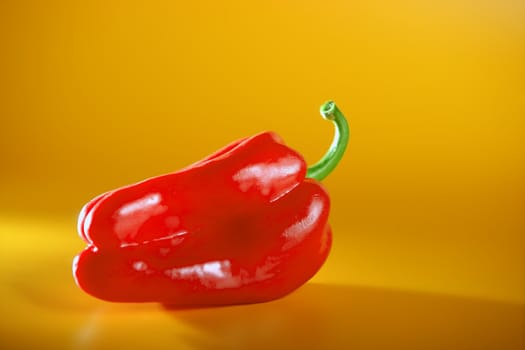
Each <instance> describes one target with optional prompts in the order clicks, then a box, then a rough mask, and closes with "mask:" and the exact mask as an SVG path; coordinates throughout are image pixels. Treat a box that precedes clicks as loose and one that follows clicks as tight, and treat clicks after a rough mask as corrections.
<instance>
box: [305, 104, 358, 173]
mask: <svg viewBox="0 0 525 350" xmlns="http://www.w3.org/2000/svg"><path fill="white" fill-rule="evenodd" d="M320 112H321V116H322V117H323V118H324V119H326V120H330V121H332V122H333V123H334V126H335V134H334V140H333V141H332V144H331V145H330V148H328V151H327V152H326V153H325V155H324V156H323V157H322V158H321V159H320V160H319V161H318V162H317V163H315V164H314V165H312V166H310V167H308V170H307V172H306V177H308V178H311V179H315V180H318V181H321V180H323V179H324V178H325V177H327V176H328V175H329V174H330V173H331V172H332V171H333V170H334V169H335V167H336V166H337V164H338V163H339V161H341V158H342V157H343V154H344V153H345V150H346V146H347V145H348V140H349V138H350V129H349V128H348V123H347V121H346V119H345V116H344V115H343V113H341V111H340V110H339V108H337V106H336V105H335V103H334V102H333V101H328V102H325V103H323V104H322V105H321V108H320Z"/></svg>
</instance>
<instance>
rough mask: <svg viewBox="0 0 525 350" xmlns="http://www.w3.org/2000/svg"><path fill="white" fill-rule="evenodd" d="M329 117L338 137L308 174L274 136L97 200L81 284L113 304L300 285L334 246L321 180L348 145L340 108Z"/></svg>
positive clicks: (272, 293)
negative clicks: (319, 181)
mask: <svg viewBox="0 0 525 350" xmlns="http://www.w3.org/2000/svg"><path fill="white" fill-rule="evenodd" d="M321 113H322V115H323V117H325V118H326V119H329V120H332V121H334V123H335V126H336V134H335V138H334V141H333V143H332V146H331V147H330V149H329V151H328V152H327V153H326V155H325V156H324V157H323V159H322V160H321V161H320V162H319V163H317V164H315V165H314V166H312V167H310V168H308V170H307V169H306V165H305V162H304V160H303V158H302V157H301V156H300V155H299V154H298V153H297V152H295V151H293V150H291V149H290V148H288V147H287V146H285V145H284V144H283V143H282V141H281V139H280V138H279V137H278V136H277V135H276V134H274V133H270V132H265V133H261V134H258V135H255V136H253V137H250V138H246V139H242V140H239V141H237V142H235V143H233V144H231V145H229V146H226V147H225V148H223V149H222V150H220V151H218V152H216V153H215V154H212V155H211V156H209V157H208V158H206V159H204V160H202V161H200V162H198V163H195V164H193V165H192V166H190V167H188V168H185V169H183V170H181V171H178V172H175V173H171V174H167V175H162V176H158V177H154V178H151V179H147V180H145V181H142V182H139V183H137V184H134V185H130V186H127V187H123V188H120V189H117V190H114V191H110V192H107V193H105V194H102V195H100V196H99V197H96V198H95V199H93V200H92V201H90V202H89V203H88V204H86V205H85V207H84V208H83V209H82V212H81V214H80V217H79V227H78V228H79V233H80V235H81V237H82V238H83V239H84V240H85V241H86V242H87V243H88V244H89V246H88V247H87V248H86V249H85V250H84V251H83V252H81V253H80V254H79V255H78V256H77V257H76V258H75V260H74V264H73V272H74V276H75V279H76V282H77V284H78V285H79V286H80V287H81V288H82V289H83V290H84V291H86V292H87V293H89V294H91V295H93V296H95V297H98V298H101V299H105V300H109V301H124V302H145V301H158V302H164V303H169V304H173V305H178V306H204V305H224V304H239V303H252V302H261V301H267V300H272V299H275V298H278V297H281V296H283V295H285V294H287V293H289V292H291V291H293V290H294V289H296V288H298V287H299V286H301V285H302V284H303V283H305V282H306V281H307V280H308V279H310V278H311V277H312V276H313V275H314V274H315V273H316V272H317V271H318V270H319V268H320V267H321V265H322V264H323V263H324V261H325V259H326V257H327V255H328V252H329V250H330V246H331V230H330V227H329V225H328V223H327V220H328V211H329V198H328V195H327V193H326V192H325V190H324V189H323V188H322V186H321V185H320V184H319V183H318V182H317V181H316V180H321V179H322V178H324V177H325V176H326V175H327V174H328V173H329V172H330V171H332V170H333V168H334V167H335V165H336V164H337V163H338V162H339V160H340V159H341V157H342V155H343V153H344V150H345V148H346V144H347V142H348V125H347V123H346V121H345V119H344V117H343V115H342V114H341V112H340V111H339V110H338V109H337V107H336V106H335V104H334V103H333V102H327V103H325V104H323V105H322V106H321ZM305 175H306V176H307V177H308V178H306V179H305Z"/></svg>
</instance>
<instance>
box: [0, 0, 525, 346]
mask: <svg viewBox="0 0 525 350" xmlns="http://www.w3.org/2000/svg"><path fill="white" fill-rule="evenodd" d="M0 43H1V47H0V118H1V119H0V120H1V123H0V159H1V163H0V164H1V165H0V170H1V171H0V199H1V200H0V210H1V211H0V282H1V284H0V298H1V299H0V314H1V315H2V321H0V345H2V344H4V343H5V344H9V345H10V348H16V347H17V346H20V347H24V346H29V345H34V344H37V343H40V344H42V343H46V344H47V343H50V344H51V343H52V344H54V347H55V348H62V347H63V348H91V347H101V348H111V347H112V346H113V345H115V344H117V345H119V346H128V347H141V346H144V347H146V346H148V344H149V343H150V342H152V341H154V342H155V344H157V346H159V347H161V346H164V347H166V348H170V349H173V348H181V349H182V348H188V349H193V348H213V349H215V348H223V347H224V348H249V347H254V346H255V347H256V348H257V347H262V348H265V347H268V348H279V346H278V345H280V346H282V348H291V347H293V345H295V346H298V347H302V348H304V347H308V346H309V345H312V346H313V345H316V346H318V347H321V346H322V344H325V345H326V344H328V346H327V347H329V348H330V347H341V348H347V347H353V348H366V349H368V348H370V349H377V348H389V349H392V348H400V349H408V348H418V349H426V348H453V347H454V346H457V348H461V349H463V348H470V347H472V348H478V349H479V348H485V347H484V346H487V348H494V347H491V345H492V346H496V345H497V344H499V345H498V348H501V349H506V348H509V349H511V348H512V349H514V348H516V349H521V348H522V346H525V311H524V305H525V215H524V213H525V211H524V209H525V5H524V4H523V3H520V2H518V1H512V0H502V1H488V2H469V1H466V0H460V1H452V0H446V1H425V0H422V1H416V0H402V1H387V0H372V1H343V0H332V1H295V0H294V1H291V0H285V1H276V0H272V1H232V0H227V1H194V2H189V1H184V2H182V1H156V0H154V1H144V2H135V1H91V2H76V1H59V0H52V1H51V0H50V1H10V0H7V1H5V0H4V1H2V2H1V3H0ZM327 99H334V100H335V101H336V103H337V104H338V105H339V107H340V108H341V110H342V111H343V112H344V113H345V114H346V116H347V117H348V119H349V122H350V126H351V130H352V138H351V141H350V146H349V149H348V151H347V154H346V155H345V158H344V160H343V162H342V163H341V164H340V166H339V167H338V168H337V169H336V171H335V172H334V173H333V174H332V175H331V176H330V177H329V178H327V179H326V180H325V181H324V183H325V185H326V187H327V189H328V190H329V192H330V194H331V197H332V207H333V210H332V213H331V223H332V225H333V230H334V246H333V250H332V253H331V255H330V257H329V260H328V261H327V263H326V264H325V266H324V267H323V269H322V270H321V271H320V272H319V274H318V275H317V276H316V277H315V278H314V279H313V281H312V283H309V284H308V285H307V286H305V287H304V288H302V289H301V290H299V291H298V292H297V293H294V294H292V295H290V296H289V297H287V298H284V299H282V300H280V301H277V302H274V303H267V304H260V305H254V306H242V307H233V308H219V309H211V310H209V309H202V310H185V311H178V310H163V309H162V308H160V307H159V306H158V305H154V304H145V305H117V304H109V303H105V302H102V301H98V300H95V299H92V298H90V297H88V296H86V295H85V294H83V293H82V292H81V291H79V290H78V288H76V286H75V285H74V282H73V279H72V277H71V272H70V264H71V259H72V257H73V256H74V255H75V254H76V253H77V252H78V251H80V250H81V249H82V247H83V243H82V242H81V241H80V239H79V238H78V237H77V236H76V227H75V225H76V215H77V214H78V211H79V210H80V208H81V207H82V205H83V204H84V203H85V202H86V201H88V200H89V199H91V198H92V197H94V196H95V195H97V194H99V193H101V192H104V191H107V190H109V189H112V188H115V187H119V186H122V185H125V184H128V183H132V182H136V181H138V180H141V179H143V178H146V177H151V176H154V175H157V174H162V173H166V172H170V171H174V170H177V169H179V168H181V167H183V166H186V165H188V164H190V163H192V162H194V161H196V160H198V159H200V158H202V157H204V156H205V155H207V154H208V153H211V152H212V151H214V150H216V149H217V148H219V147H221V146H223V145H225V144H227V143H229V142H230V141H232V140H235V139H237V138H240V137H243V136H247V135H251V134H254V133H256V132H260V131H263V130H274V131H276V132H277V133H279V134H280V135H281V136H282V137H283V138H284V139H285V140H286V141H287V143H288V144H289V145H290V146H291V147H293V148H295V149H297V150H298V151H300V152H301V153H302V154H303V155H304V156H305V158H306V159H307V161H308V162H309V163H313V162H315V161H317V160H318V158H319V157H320V156H321V155H322V154H323V153H324V152H325V150H326V148H327V146H328V144H329V143H330V142H331V137H332V132H333V131H332V126H331V125H330V124H329V123H327V122H325V121H323V120H322V119H321V118H320V116H319V115H318V108H319V105H320V104H321V103H322V102H324V101H325V100H327ZM28 334H31V335H28ZM476 339H477V340H476Z"/></svg>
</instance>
